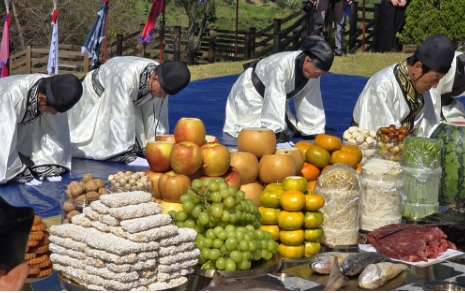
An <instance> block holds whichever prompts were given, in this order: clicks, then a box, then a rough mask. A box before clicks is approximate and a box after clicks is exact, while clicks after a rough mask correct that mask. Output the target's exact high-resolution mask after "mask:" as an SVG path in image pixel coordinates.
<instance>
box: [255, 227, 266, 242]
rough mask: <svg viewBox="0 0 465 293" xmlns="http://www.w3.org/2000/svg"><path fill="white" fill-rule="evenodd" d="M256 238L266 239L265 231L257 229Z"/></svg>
mask: <svg viewBox="0 0 465 293" xmlns="http://www.w3.org/2000/svg"><path fill="white" fill-rule="evenodd" d="M255 239H257V240H262V239H265V231H263V230H261V229H257V230H255Z"/></svg>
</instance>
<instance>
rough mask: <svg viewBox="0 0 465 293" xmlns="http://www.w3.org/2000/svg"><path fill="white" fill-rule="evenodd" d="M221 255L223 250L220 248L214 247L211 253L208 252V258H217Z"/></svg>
mask: <svg viewBox="0 0 465 293" xmlns="http://www.w3.org/2000/svg"><path fill="white" fill-rule="evenodd" d="M220 256H221V252H220V250H219V249H216V248H213V249H210V253H209V254H208V258H209V259H211V260H217V259H218V258H219V257H220Z"/></svg>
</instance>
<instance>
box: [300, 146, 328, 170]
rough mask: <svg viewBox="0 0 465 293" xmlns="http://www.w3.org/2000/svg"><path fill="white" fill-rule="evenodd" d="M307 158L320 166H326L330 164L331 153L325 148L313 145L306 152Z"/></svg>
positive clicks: (309, 161)
mask: <svg viewBox="0 0 465 293" xmlns="http://www.w3.org/2000/svg"><path fill="white" fill-rule="evenodd" d="M305 160H306V161H307V162H308V163H311V164H313V165H315V166H317V167H318V168H324V167H326V166H327V165H328V164H329V160H330V155H329V152H328V151H327V150H325V149H324V148H322V147H320V146H316V145H312V146H310V147H309V148H308V149H307V151H306V152H305Z"/></svg>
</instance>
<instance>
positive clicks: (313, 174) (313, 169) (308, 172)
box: [300, 162, 320, 181]
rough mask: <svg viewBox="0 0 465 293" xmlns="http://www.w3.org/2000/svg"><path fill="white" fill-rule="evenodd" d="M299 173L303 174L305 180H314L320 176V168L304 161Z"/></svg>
mask: <svg viewBox="0 0 465 293" xmlns="http://www.w3.org/2000/svg"><path fill="white" fill-rule="evenodd" d="M300 175H301V176H303V177H304V178H305V179H307V181H312V180H316V178H318V176H320V168H318V167H317V166H315V165H313V164H310V163H308V162H305V163H304V165H303V167H302V170H300Z"/></svg>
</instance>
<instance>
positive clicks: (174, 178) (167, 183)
mask: <svg viewBox="0 0 465 293" xmlns="http://www.w3.org/2000/svg"><path fill="white" fill-rule="evenodd" d="M190 185H191V179H190V178H189V177H188V176H186V175H184V174H179V173H176V172H174V171H169V172H166V173H165V174H163V175H162V176H161V177H160V179H159V180H158V189H159V190H160V196H161V198H162V199H163V200H164V201H167V202H180V201H179V198H180V197H181V195H183V194H185V193H186V192H187V189H188V188H189V186H190Z"/></svg>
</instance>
